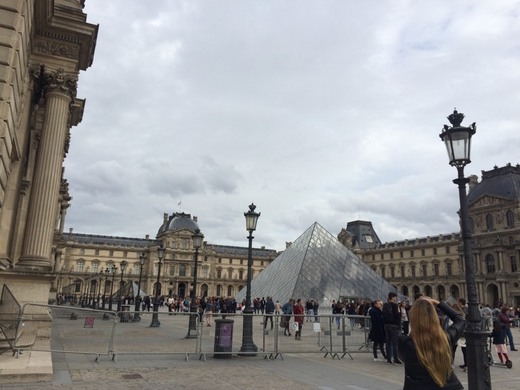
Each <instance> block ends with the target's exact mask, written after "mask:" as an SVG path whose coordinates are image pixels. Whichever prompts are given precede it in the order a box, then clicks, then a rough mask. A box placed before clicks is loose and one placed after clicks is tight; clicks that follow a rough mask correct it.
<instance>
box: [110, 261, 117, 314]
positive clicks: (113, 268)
mask: <svg viewBox="0 0 520 390" xmlns="http://www.w3.org/2000/svg"><path fill="white" fill-rule="evenodd" d="M110 272H111V273H112V281H111V282H110V298H109V303H108V310H110V311H112V294H113V293H114V277H115V276H116V272H117V265H113V266H112V268H110Z"/></svg>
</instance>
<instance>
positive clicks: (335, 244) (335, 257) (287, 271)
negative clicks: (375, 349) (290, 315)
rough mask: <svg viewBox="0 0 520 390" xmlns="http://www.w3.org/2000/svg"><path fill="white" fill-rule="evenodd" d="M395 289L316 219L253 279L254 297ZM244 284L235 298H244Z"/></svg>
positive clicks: (381, 294) (328, 297)
mask: <svg viewBox="0 0 520 390" xmlns="http://www.w3.org/2000/svg"><path fill="white" fill-rule="evenodd" d="M390 291H396V290H395V288H394V287H393V286H392V285H390V284H389V283H388V282H387V281H386V280H385V279H383V278H382V277H381V276H380V275H379V274H378V273H376V272H375V271H374V270H372V269H371V268H370V267H369V266H368V265H367V264H365V263H364V262H363V261H362V260H361V259H360V258H359V257H357V256H356V255H355V254H354V253H352V252H351V251H350V250H349V249H347V248H346V247H345V246H344V245H343V244H341V243H340V242H339V241H338V240H337V238H336V237H334V236H333V235H332V234H330V233H329V232H328V231H327V230H325V229H324V228H323V227H322V226H321V225H320V224H318V223H317V222H315V223H314V224H313V225H311V226H310V227H309V228H308V229H307V230H306V231H305V232H304V233H303V234H302V235H301V236H300V237H298V239H297V240H296V241H295V242H294V243H293V244H291V246H289V248H287V249H286V250H285V251H284V252H283V253H282V254H280V256H278V257H277V258H276V259H275V260H274V261H273V262H272V263H271V264H270V265H269V266H268V267H267V268H266V269H265V270H263V271H262V272H261V273H260V274H259V275H257V276H256V277H255V278H254V279H253V280H252V283H251V297H252V298H255V297H267V296H270V297H272V298H273V300H274V301H280V302H282V303H283V302H286V301H287V300H288V299H289V298H295V299H297V298H302V299H314V300H317V301H318V302H320V304H322V305H323V304H325V305H327V306H328V305H330V303H331V302H332V300H333V299H338V298H340V297H351V298H359V299H370V300H374V299H376V298H385V297H386V296H387V294H388V292H390ZM245 296H246V290H245V288H244V289H242V290H240V292H239V293H238V294H237V296H236V299H237V301H238V302H242V301H243V300H244V299H245Z"/></svg>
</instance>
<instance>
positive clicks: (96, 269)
mask: <svg viewBox="0 0 520 390" xmlns="http://www.w3.org/2000/svg"><path fill="white" fill-rule="evenodd" d="M98 268H99V263H92V272H94V273H96V274H97V273H98Z"/></svg>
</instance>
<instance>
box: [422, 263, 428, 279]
mask: <svg viewBox="0 0 520 390" xmlns="http://www.w3.org/2000/svg"><path fill="white" fill-rule="evenodd" d="M422 276H428V268H427V267H426V264H423V265H422Z"/></svg>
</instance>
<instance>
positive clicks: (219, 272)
mask: <svg viewBox="0 0 520 390" xmlns="http://www.w3.org/2000/svg"><path fill="white" fill-rule="evenodd" d="M221 277H222V268H217V279H220V278H221Z"/></svg>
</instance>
